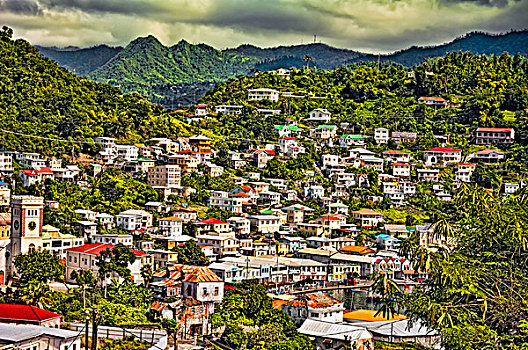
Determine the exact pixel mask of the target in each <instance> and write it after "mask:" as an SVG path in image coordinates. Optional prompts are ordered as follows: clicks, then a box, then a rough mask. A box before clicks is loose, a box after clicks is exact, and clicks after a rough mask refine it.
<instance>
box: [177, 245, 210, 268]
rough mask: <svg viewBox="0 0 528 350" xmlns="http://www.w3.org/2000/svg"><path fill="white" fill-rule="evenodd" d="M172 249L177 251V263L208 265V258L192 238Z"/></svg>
mask: <svg viewBox="0 0 528 350" xmlns="http://www.w3.org/2000/svg"><path fill="white" fill-rule="evenodd" d="M174 250H175V251H177V252H178V263H180V264H190V265H200V266H207V265H209V258H207V257H206V256H205V254H204V252H203V251H202V249H200V247H199V246H198V244H196V241H194V240H192V239H191V240H189V241H187V242H185V244H184V245H183V246H182V247H175V248H174Z"/></svg>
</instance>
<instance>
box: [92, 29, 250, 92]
mask: <svg viewBox="0 0 528 350" xmlns="http://www.w3.org/2000/svg"><path fill="white" fill-rule="evenodd" d="M257 61H258V60H257V59H256V58H252V57H246V56H241V55H238V54H236V53H232V52H227V51H226V52H223V51H219V50H216V49H214V48H213V47H211V46H208V45H205V44H200V45H191V44H189V43H188V42H186V41H180V42H179V43H178V44H176V45H174V46H172V47H166V46H164V45H163V44H161V43H160V42H159V41H158V40H157V39H156V38H155V37H153V36H148V37H144V38H138V39H136V40H134V41H132V42H131V43H130V44H129V45H127V46H126V47H125V48H124V49H123V50H122V51H120V52H119V53H118V54H117V55H116V56H114V57H113V58H112V59H111V60H109V61H108V62H107V63H105V64H104V65H103V66H101V67H99V68H98V69H96V70H95V71H93V72H91V73H90V74H89V76H90V77H91V78H92V79H94V80H96V81H99V82H103V83H110V84H113V85H118V84H120V85H121V87H122V88H123V90H125V91H139V92H141V93H144V94H146V95H149V96H151V97H155V95H156V94H155V93H154V91H156V90H157V89H158V88H159V87H160V86H171V85H175V84H178V83H199V82H208V81H223V80H226V79H228V78H230V77H235V76H236V75H239V74H243V73H248V72H249V71H250V69H251V68H252V67H254V66H255V64H256V63H257Z"/></svg>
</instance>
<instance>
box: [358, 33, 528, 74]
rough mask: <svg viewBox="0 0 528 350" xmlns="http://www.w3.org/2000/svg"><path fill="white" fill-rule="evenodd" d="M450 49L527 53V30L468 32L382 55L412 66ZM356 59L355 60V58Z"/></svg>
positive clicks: (486, 53)
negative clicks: (497, 32)
mask: <svg viewBox="0 0 528 350" xmlns="http://www.w3.org/2000/svg"><path fill="white" fill-rule="evenodd" d="M452 51H463V52H465V51H469V52H471V53H473V54H484V55H497V56H499V55H500V54H502V53H503V52H508V53H509V54H510V55H515V54H521V55H526V54H528V31H522V32H512V33H507V34H502V35H491V34H486V33H470V34H467V35H466V36H464V37H461V38H457V39H455V40H453V41H452V42H449V43H447V44H443V45H437V46H429V47H411V48H409V49H406V50H402V51H399V52H395V53H392V54H390V55H383V56H381V59H382V60H384V61H392V62H396V63H400V64H403V65H404V66H408V67H412V66H415V65H417V64H420V63H421V62H423V61H425V60H426V59H428V58H432V57H439V56H443V55H445V54H446V52H452ZM374 59H377V56H374V55H368V56H363V57H361V58H360V60H374ZM356 61H357V60H356Z"/></svg>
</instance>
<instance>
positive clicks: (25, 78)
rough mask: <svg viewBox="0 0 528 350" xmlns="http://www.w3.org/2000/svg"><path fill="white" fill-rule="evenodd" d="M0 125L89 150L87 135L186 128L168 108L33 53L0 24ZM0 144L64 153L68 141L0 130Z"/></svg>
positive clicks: (168, 133) (140, 134)
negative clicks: (0, 137)
mask: <svg viewBox="0 0 528 350" xmlns="http://www.w3.org/2000/svg"><path fill="white" fill-rule="evenodd" d="M0 91H1V93H0V126H1V129H5V130H8V131H15V132H20V133H25V134H29V135H38V136H45V137H51V138H62V139H70V140H79V139H82V140H85V141H88V144H76V145H75V148H76V149H77V150H80V149H82V151H84V152H90V151H91V150H92V151H93V149H94V146H93V144H91V142H90V140H91V139H93V138H94V137H96V136H112V137H116V138H118V139H121V140H124V141H139V140H141V139H143V138H144V137H151V136H152V137H154V136H165V137H174V136H176V135H180V134H190V133H191V132H192V131H191V128H189V127H188V126H187V125H185V124H183V123H182V122H181V119H180V118H178V117H177V116H176V115H175V114H174V112H170V111H167V110H163V108H162V107H161V106H159V105H155V104H153V103H151V102H149V101H148V100H147V99H145V98H144V97H142V96H140V95H138V94H126V95H123V93H122V92H121V91H120V90H119V89H117V88H115V87H113V86H111V85H107V84H100V83H96V82H93V81H90V80H88V79H86V78H82V77H77V76H75V75H73V74H71V73H70V72H69V71H67V70H66V69H65V68H63V67H60V66H59V65H58V64H57V63H56V62H54V61H52V60H50V59H48V58H46V57H44V56H42V55H40V54H39V52H38V51H37V49H35V48H34V47H32V46H31V45H30V44H29V43H28V42H26V41H24V40H21V39H19V40H16V41H14V40H11V38H10V33H9V32H5V31H2V30H0ZM3 147H4V148H6V149H10V150H25V151H39V152H42V153H43V154H46V155H59V154H61V153H68V154H69V153H70V152H71V147H72V144H67V143H58V142H51V141H46V140H39V139H34V138H23V137H19V136H15V135H13V134H8V133H6V134H4V136H3Z"/></svg>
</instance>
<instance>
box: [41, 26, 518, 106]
mask: <svg viewBox="0 0 528 350" xmlns="http://www.w3.org/2000/svg"><path fill="white" fill-rule="evenodd" d="M39 50H40V52H41V53H42V54H44V55H45V56H47V57H49V58H51V59H53V60H55V61H57V62H58V63H59V64H60V65H62V66H64V67H66V68H68V69H70V70H72V71H73V70H74V71H75V72H76V74H78V75H86V76H88V77H90V78H91V79H94V80H96V81H98V82H103V83H110V84H112V85H116V86H120V87H121V89H123V90H124V91H126V92H129V91H138V92H140V93H142V94H145V95H147V96H149V97H150V98H151V100H153V101H155V102H160V103H162V104H165V105H169V104H174V103H176V104H188V103H193V102H194V101H195V100H196V99H197V98H198V97H200V96H201V95H202V94H203V93H204V92H205V91H206V90H207V89H208V88H210V87H211V85H212V84H213V83H215V82H219V81H225V80H226V79H228V78H231V77H235V76H237V75H241V74H247V73H249V72H251V71H252V70H253V69H257V70H262V71H267V70H272V69H277V68H289V67H297V68H299V67H301V66H303V65H306V62H305V61H303V59H302V58H303V57H304V56H310V57H311V58H313V62H312V63H311V65H312V66H317V67H319V68H323V69H333V68H336V67H339V66H342V65H346V64H354V63H361V62H365V61H377V60H378V59H379V60H380V61H391V62H395V63H399V64H402V65H405V66H408V67H412V66H414V65H417V64H420V63H421V62H423V61H424V60H426V59H427V58H430V57H437V56H441V55H444V54H445V53H446V52H449V51H470V52H472V53H475V54H486V55H493V54H495V55H500V54H501V53H502V52H508V53H510V54H512V55H513V54H522V55H525V54H527V53H528V31H519V32H511V33H507V34H502V35H491V34H486V33H476V32H475V33H470V34H467V35H466V36H464V37H461V38H457V39H455V40H453V41H452V42H450V43H447V44H442V45H438V46H430V47H411V48H408V49H405V50H402V51H399V52H395V53H393V54H389V55H381V56H377V55H372V54H366V53H362V52H358V51H353V50H347V49H338V48H335V47H331V46H328V45H326V44H306V45H293V46H280V47H274V48H259V47H256V46H252V45H242V46H239V47H237V48H234V49H226V50H217V49H215V48H213V47H211V46H209V45H206V44H196V45H195V44H190V43H188V42H186V41H183V40H182V41H180V42H179V43H177V44H176V45H173V46H171V47H167V46H164V45H163V44H162V43H161V42H159V41H158V40H157V39H156V38H155V37H153V36H147V37H140V38H137V39H135V40H133V41H132V42H130V43H129V44H128V45H127V46H126V47H124V48H122V47H109V46H106V45H99V46H96V47H92V48H85V49H79V48H72V47H68V48H62V49H61V48H54V47H39ZM182 84H183V85H182Z"/></svg>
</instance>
